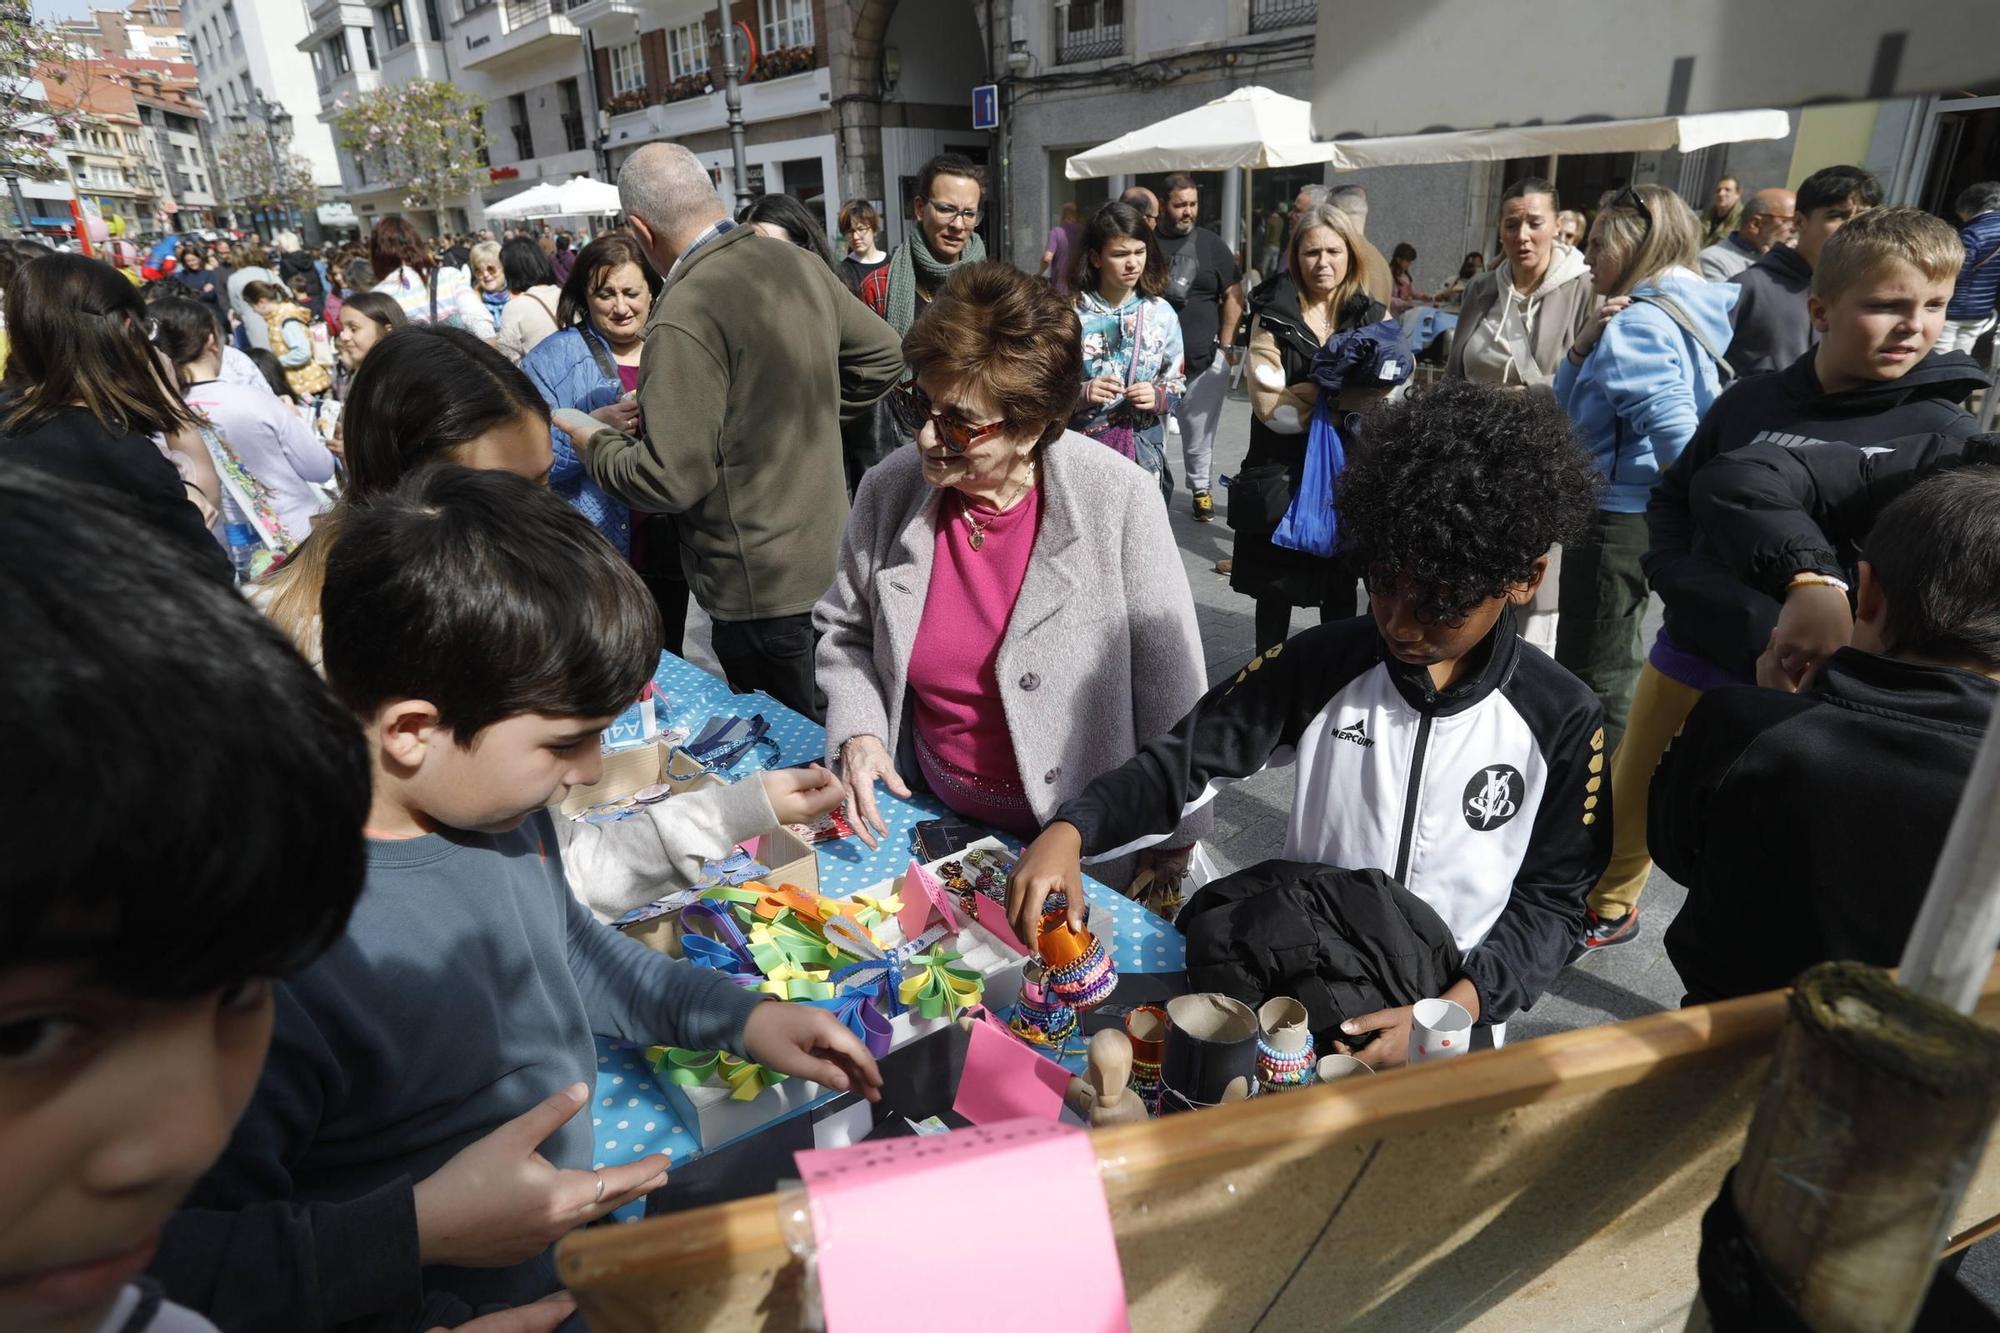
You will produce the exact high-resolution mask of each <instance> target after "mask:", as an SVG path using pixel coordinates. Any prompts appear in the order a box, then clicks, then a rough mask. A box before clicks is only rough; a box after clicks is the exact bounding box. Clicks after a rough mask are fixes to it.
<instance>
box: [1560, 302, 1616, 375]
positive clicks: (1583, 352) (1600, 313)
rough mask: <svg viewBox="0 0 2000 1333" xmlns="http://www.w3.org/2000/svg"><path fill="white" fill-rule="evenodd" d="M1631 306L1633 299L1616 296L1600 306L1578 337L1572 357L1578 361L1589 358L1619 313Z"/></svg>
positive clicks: (1570, 351)
mask: <svg viewBox="0 0 2000 1333" xmlns="http://www.w3.org/2000/svg"><path fill="white" fill-rule="evenodd" d="M1631 304H1632V298H1631V297H1629V296H1614V297H1612V298H1611V299H1610V300H1609V301H1606V302H1605V303H1604V304H1603V305H1601V306H1599V307H1598V308H1597V313H1596V314H1595V315H1593V316H1591V320H1590V323H1588V324H1586V325H1584V326H1583V331H1582V332H1581V333H1579V334H1577V335H1576V345H1575V346H1574V347H1572V348H1570V349H1569V354H1570V356H1571V357H1572V358H1573V359H1575V360H1577V361H1582V360H1583V359H1584V358H1585V357H1587V356H1589V355H1590V349H1591V348H1593V347H1595V346H1597V340H1598V339H1599V338H1602V337H1603V336H1604V330H1605V327H1606V326H1607V325H1609V324H1610V323H1611V321H1612V319H1613V318H1614V317H1615V316H1616V315H1617V314H1618V312H1619V311H1621V310H1623V309H1624V308H1625V307H1626V306H1628V305H1631Z"/></svg>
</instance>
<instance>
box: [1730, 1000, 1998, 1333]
mask: <svg viewBox="0 0 2000 1333" xmlns="http://www.w3.org/2000/svg"><path fill="white" fill-rule="evenodd" d="M1996 1109H2000V1034H1996V1033H1994V1032H1992V1031H1991V1030H1989V1029H1986V1028H1982V1027H1980V1026H1979V1025H1978V1024H1976V1023H1974V1022H1973V1021H1972V1020H1971V1019H1969V1018H1965V1017H1963V1016H1961V1015H1960V1014H1957V1013H1955V1012H1953V1011H1952V1010H1951V1009H1950V1008H1948V1007H1946V1006H1945V1005H1942V1004H1939V1003H1938V1002H1936V1001H1934V1000H1928V999H1924V998H1922V997H1920V996H1917V995H1915V994H1912V993H1911V992H1910V991H1909V990H1907V989H1905V988H1903V987H1900V986H1898V985H1897V984H1896V983H1895V982H1894V981H1892V980H1891V979H1890V977H1889V975H1888V973H1886V972H1884V971H1882V970H1881V969H1879V968H1873V967H1866V966H1863V965H1861V964H1857V963H1823V964H1821V965H1819V966H1818V967H1815V968H1813V969H1812V970H1811V971H1809V972H1807V973H1806V974H1805V975H1804V976H1803V977H1801V978H1800V979H1799V983H1798V986H1797V988H1796V989H1795V990H1794V991H1793V992H1792V995H1791V997H1790V1000H1789V1002H1788V1014H1787V1022H1786V1025H1785V1027H1784V1029H1783V1030H1782V1031H1781V1032H1780V1033H1779V1035H1778V1049H1777V1052H1776V1054H1775V1055H1774V1057H1773V1058H1772V1062H1771V1074H1770V1080H1769V1082H1768V1083H1766V1085H1765V1088H1764V1093H1763V1096H1762V1098H1761V1099H1760V1100H1759V1102H1758V1105H1757V1110H1756V1113H1755V1115H1754V1116H1753V1117H1752V1119H1751V1122H1750V1132H1749V1137H1748V1139H1747V1140H1746V1142H1745V1144H1744V1148H1743V1159H1742V1161H1741V1162H1740V1163H1739V1164H1738V1166H1737V1168H1736V1175H1735V1177H1734V1181H1733V1187H1732V1197H1733V1199H1734V1201H1735V1205H1736V1209H1737V1212H1738V1214H1739V1215H1740V1217H1741V1218H1742V1222H1743V1229H1744V1232H1745V1233H1746V1235H1747V1236H1748V1237H1749V1239H1750V1241H1751V1243H1752V1245H1753V1246H1754V1248H1755V1250H1756V1253H1757V1255H1758V1258H1759V1260H1760V1261H1761V1263H1762V1266H1763V1269H1764V1272H1765V1273H1766V1274H1767V1275H1768V1276H1769V1277H1770V1278H1771V1280H1772V1281H1773V1282H1774V1283H1775V1284H1776V1285H1777V1287H1778V1289H1779V1290H1780V1291H1782V1292H1783V1293H1784V1294H1785V1295H1786V1297H1787V1298H1788V1299H1790V1301H1791V1302H1792V1305H1793V1306H1794V1308H1795V1309H1796V1310H1797V1311H1798V1313H1799V1314H1800V1316H1801V1317H1802V1318H1804V1319H1805V1321H1806V1322H1807V1323H1809V1324H1810V1325H1811V1326H1812V1327H1813V1328H1815V1329H1818V1330H1823V1333H1900V1331H1901V1330H1906V1329H1908V1328H1909V1327H1910V1325H1911V1324H1912V1322H1913V1321H1914V1320H1915V1319H1916V1314H1917V1310H1918V1309H1919V1308H1920V1307H1921V1306H1922V1304H1923V1300H1924V1293H1925V1292H1926V1290H1927V1289H1928V1288H1929V1286H1930V1281H1931V1274H1932V1272H1933V1270H1934V1269H1935V1268H1936V1266H1937V1257H1938V1253H1939V1251H1940V1249H1941V1247H1942V1245H1943V1242H1944V1238H1945V1235H1946V1233H1947V1229H1948V1227H1949V1225H1950V1222H1951V1219H1952V1216H1953V1214H1954V1212H1955V1210H1956V1209H1957V1207H1958V1202H1959V1199H1960V1197H1961V1196H1962V1194H1963V1193H1964V1190H1965V1185H1966V1182H1967V1180H1968V1179H1969V1178H1970V1176H1971V1175H1972V1173H1973V1171H1974V1170H1975V1168H1976V1167H1977V1165H1978V1162H1979V1156H1980V1153H1981V1151H1982V1150H1983V1149H1984V1147H1985V1144H1986V1137H1987V1132H1988V1130H1989V1129H1990V1127H1991V1125H1992V1123H1993V1117H1994V1113H1995V1111H1996ZM1700 1317H1701V1318H1702V1319H1704V1320H1705V1318H1706V1312H1702V1313H1701V1315H1700ZM1693 1326H1694V1325H1691V1327H1693Z"/></svg>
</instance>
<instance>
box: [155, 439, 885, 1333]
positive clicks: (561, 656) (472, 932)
mask: <svg viewBox="0 0 2000 1333" xmlns="http://www.w3.org/2000/svg"><path fill="white" fill-rule="evenodd" d="M321 606H322V613H323V617H324V632H325V661H326V674H327V681H328V683H329V684H330V685H331V686H332V687H333V690H334V692H335V694H337V695H338V696H339V697H340V698H341V700H342V701H343V702H345V703H346V704H347V705H348V707H349V708H351V709H352V710H353V711H354V712H355V713H356V715H357V716H359V717H360V719H361V721H362V731H363V733H364V735H365V737H366V739H367V742H368V747H369V752H370V756H371V760H372V764H373V774H374V794H373V801H372V805H371V807H370V811H369V818H368V825H367V834H368V872H367V886H366V888H365V890H364V892H363V894H362V897H361V902H360V904H359V905H358V906H357V908H356V910H355V913H354V917H353V919H352V920H351V922H350V923H349V925H348V929H347V932H346V934H345V935H344V936H343V937H342V938H341V939H340V940H339V941H338V942H337V943H336V944H335V945H334V947H333V948H332V949H331V950H330V951H329V952H328V953H327V954H326V955H325V956H324V957H323V958H321V959H320V960H319V961H318V962H316V963H314V964H313V965H312V967H310V968H308V969H307V970H306V971H305V972H304V973H302V974H301V975H300V976H299V977H297V978H296V979H295V980H293V981H292V982H290V983H288V984H287V985H286V986H285V987H284V989H283V993H282V994H281V996H280V999H279V1006H278V1021H277V1032H276V1034H275V1036H274V1038H273V1042H272V1050H271V1056H270V1059H269V1061H268V1063H267V1065H266V1067H265V1071H264V1076H263V1079H262V1081H261V1083H260V1084H259V1087H258V1090H257V1094H256V1096H255V1097H254V1098H253V1100H252V1102H251V1106H250V1108H249V1110H248V1111H247V1112H246V1114H245V1116H244V1119H243V1121H242V1123H241V1125H240V1126H239V1127H238V1130H237V1132H236V1135H235V1137H234V1139H233V1141H232V1142H231V1144H230V1147H229V1149H228V1151H227V1152H225V1154H224V1155H223V1158H222V1160H221V1162H219V1163H218V1164H217V1166H216V1168H215V1169H214V1170H213V1171H212V1172H210V1173H209V1175H208V1177H207V1178H206V1179H204V1181H203V1182H202V1184H201V1186H200V1187H198V1189H197V1191H196V1194H195V1196H194V1199H193V1200H192V1203H193V1205H194V1206H195V1207H196V1208H201V1209H207V1210H211V1211H210V1212H209V1214H208V1220H207V1226H208V1231H207V1236H208V1239H207V1240H206V1241H205V1242H203V1243H199V1244H190V1245H189V1246H188V1247H187V1248H186V1249H184V1250H183V1251H182V1252H181V1255H182V1261H181V1262H180V1263H178V1264H177V1265H176V1271H177V1272H178V1273H179V1274H180V1275H181V1277H182V1279H183V1280H186V1279H188V1278H189V1277H192V1279H193V1280H194V1281H195V1283H196V1284H197V1285H207V1286H209V1288H210V1289H211V1290H216V1291H218V1292H221V1291H222V1289H223V1288H225V1287H227V1288H228V1292H227V1295H228V1304H229V1305H230V1306H231V1307H232V1308H231V1309H230V1311H229V1313H230V1315H231V1316H232V1317H231V1319H230V1320H229V1321H228V1322H229V1324H230V1326H232V1327H237V1326H243V1327H250V1326H259V1325H260V1324H264V1325H268V1326H278V1324H279V1322H280V1316H281V1315H282V1316H283V1317H286V1318H289V1319H290V1320H291V1321H292V1326H298V1327H303V1326H306V1325H307V1324H308V1323H311V1324H313V1325H321V1324H331V1323H339V1322H343V1321H348V1320H357V1319H359V1320H364V1321H366V1320H371V1319H372V1320H375V1321H378V1322H385V1323H388V1324H390V1325H394V1324H397V1323H407V1321H408V1319H409V1317H410V1315H411V1313H413V1312H415V1311H417V1310H422V1311H423V1312H424V1315H425V1317H426V1318H430V1319H438V1318H442V1317H445V1316H446V1315H447V1314H448V1313H453V1314H455V1313H458V1312H457V1311H453V1310H450V1309H449V1307H448V1306H447V1305H445V1304H443V1302H445V1301H446V1300H455V1301H457V1302H460V1303H462V1305H463V1306H464V1307H465V1309H466V1312H476V1311H479V1310H483V1309H488V1308H493V1307H506V1306H514V1305H519V1304H522V1303H524V1302H528V1301H534V1300H537V1299H539V1298H541V1297H543V1296H546V1295H548V1294H549V1293H550V1292H552V1291H555V1290H556V1289H557V1286H558V1283H557V1281H556V1277H555V1270H554V1264H553V1258H552V1253H551V1247H552V1245H553V1243H554V1242H555V1241H556V1240H557V1239H558V1238H560V1237H561V1236H562V1235H563V1234H564V1233H565V1232H567V1231H568V1230H570V1229H571V1228H573V1227H575V1226H578V1225H581V1224H583V1223H585V1222H589V1221H593V1220H595V1219H596V1218H598V1217H601V1216H603V1215H604V1214H605V1213H607V1212H609V1211H610V1210H611V1209H613V1208H615V1207H617V1206H618V1205H620V1204H622V1203H625V1202H627V1201H629V1200H631V1199H634V1198H637V1197H639V1196H640V1195H642V1194H644V1193H646V1192H647V1191H648V1190H651V1189H653V1188H657V1187H658V1186H659V1185H661V1184H662V1183H664V1181H665V1179H666V1167H667V1161H666V1159H665V1157H664V1156H660V1155H655V1156H653V1157H648V1158H645V1159H642V1160H641V1161H639V1162H636V1163H632V1164H629V1165H626V1166H620V1167H605V1168H602V1169H598V1168H595V1167H594V1165H593V1163H594V1161H595V1155H594V1151H593V1150H594V1148H595V1147H596V1145H595V1143H594V1142H593V1136H592V1133H591V1130H590V1128H589V1123H590V1122H589V1121H588V1120H587V1119H585V1118H583V1117H582V1116H580V1115H578V1114H577V1113H578V1111H580V1110H581V1108H582V1106H583V1104H584V1102H585V1101H586V1100H587V1099H588V1096H589V1088H590V1086H591V1085H592V1081H593V1079H594V1077H595V1073H596V1057H595V1051H594V1047H593V1043H592V1039H591V1034H592V1033H593V1032H598V1033H604V1034H606V1035H609V1036H614V1037H620V1038H624V1039H628V1040H632V1041H641V1042H667V1043H670V1044H673V1045H679V1046H687V1047H691V1048H694V1049H701V1050H727V1051H731V1052H733V1053H736V1054H738V1055H743V1056H746V1057H748V1058H750V1059H752V1060H755V1061H757V1062H758V1063H760V1064H763V1065H766V1066H768V1067H770V1068H772V1069H776V1070H779V1071H781V1072H784V1073H788V1074H794V1075H798V1076H802V1077H805V1078H809V1079H811V1080H813V1081H814V1082H817V1083H821V1084H823V1085H825V1086H828V1087H831V1088H835V1089H841V1090H846V1089H850V1088H853V1089H857V1090H860V1091H862V1092H863V1093H865V1094H869V1095H873V1092H874V1089H875V1087H876V1086H878V1085H879V1081H880V1075H879V1073H878V1071H877V1070H876V1068H875V1066H874V1063H873V1062H872V1061H871V1060H870V1059H869V1056H868V1053H867V1051H866V1049H865V1048H864V1047H863V1046H862V1045H861V1043H860V1042H859V1041H857V1040H856V1039H855V1038H854V1036H853V1035H852V1034H851V1033H850V1032H849V1031H848V1030H847V1029H846V1028H845V1027H844V1026H843V1025H841V1024H840V1023H839V1022H838V1021H837V1020H835V1019H834V1018H833V1017H832V1015H830V1014H827V1013H825V1012H824V1011H821V1010H814V1009H808V1008H805V1007H803V1006H798V1005H787V1004H762V1003H759V999H760V998H761V997H759V996H757V995H756V994H755V993H753V992H749V991H745V990H742V989H739V988H737V987H736V986H735V985H733V984H731V983H730V982H729V981H728V980H727V979H725V978H724V977H723V976H721V975H720V974H718V973H714V972H710V971H706V970H704V969H701V968H697V967H694V966H692V965H689V964H686V963H682V962H677V961H674V960H671V959H668V958H666V957H664V956H663V955H660V954H657V953H654V952H652V951H651V950H649V949H646V948H645V947H643V946H642V945H640V944H638V943H637V942H635V941H633V940H630V939H627V938H625V937H623V936H621V935H619V934H618V933H617V932H616V931H614V930H612V929H610V928H609V927H608V926H605V925H604V924H602V923H601V922H599V921H598V920H596V919H595V918H594V917H593V916H592V915H591V913H590V911H589V910H588V909H587V908H586V907H585V906H584V905H583V904H582V903H581V902H579V901H578V900H577V898H576V897H575V896H573V895H572V893H571V892H570V890H569V888H568V886H567V885H566V884H565V882H564V875H563V864H562V858H561V854H560V851H559V849H558V845H557V839H556V834H555V829H554V827H553V825H552V824H551V822H550V818H549V815H548V813H547V810H546V807H547V806H548V805H549V804H550V803H551V802H553V801H559V800H560V799H561V798H562V795H563V793H564V792H565V791H566V790H567V789H568V788H569V787H571V786H574V785H578V784H583V783H589V782H592V781H594V780H595V779H596V777H597V775H598V772H599V769H600V756H599V748H598V745H599V735H600V733H601V732H602V731H603V729H604V728H605V727H606V726H608V725H609V723H610V722H611V720H612V718H613V717H615V716H616V714H617V713H618V712H619V711H620V710H621V709H622V708H623V707H624V706H625V704H626V703H627V702H629V701H630V700H631V699H633V698H635V697H636V696H637V695H638V692H639V690H640V688H641V687H642V686H643V685H644V683H645V682H646V680H647V679H648V678H649V677H650V676H651V674H652V671H653V668H654V665H655V663H656V662H657V660H658V656H659V649H660V626H659V619H658V612H657V610H656V609H655V608H654V606H653V602H652V599H651V597H650V595H649V594H648V593H647V592H646V590H645V587H644V585H643V584H642V583H640V581H639V579H638V576H637V575H636V574H634V573H633V572H632V571H631V569H630V568H629V566H627V565H626V564H625V563H624V562H623V561H622V560H620V559H619V558H618V556H617V554H616V553H615V552H614V551H613V550H612V549H611V547H610V546H608V545H607V544H606V543H605V542H604V540H603V539H602V538H601V537H599V536H598V535H597V533H596V532H595V531H594V530H593V529H592V528H591V526H590V524H589V523H588V521H587V520H585V519H583V518H582V517H581V516H580V515H578V514H577V513H576V512H575V511H574V510H573V509H571V508H570V507H569V506H568V505H567V504H565V503H564V502H563V501H562V500H561V499H560V498H559V497H557V496H555V495H553V494H551V493H550V492H549V491H548V490H546V489H545V488H543V487H540V486H537V485H535V484H534V483H532V482H529V481H526V480H524V479H522V478H519V477H515V476H513V475H511V474H509V473H503V472H473V471H469V470H466V469H462V468H456V467H443V468H432V469H427V470H425V471H423V472H421V473H418V474H416V475H414V476H412V477H411V478H409V479H407V480H406V481H405V482H404V483H403V485H402V486H400V487H399V488H398V489H397V490H396V491H395V492H393V493H391V494H389V495H387V496H385V497H382V498H380V499H378V500H376V501H374V502H373V503H371V504H369V505H368V506H366V507H365V508H361V509H357V510H355V511H354V512H352V513H351V514H350V515H349V516H348V518H347V520H346V522H345V523H344V524H343V527H342V529H341V532H340V538H339V545H338V546H337V547H335V549H334V551H333V553H332V555H331V557H330V560H329V565H328V572H327V578H326V588H325V592H324V594H323V596H322V602H321ZM274 1204H283V1205H289V1206H290V1207H291V1209H292V1210H293V1211H291V1212H280V1213H276V1214H274V1216H276V1217H277V1218H278V1219H279V1221H278V1222H274V1223H273V1224H271V1225H269V1226H260V1225H258V1224H257V1223H256V1219H257V1218H258V1217H260V1216H265V1215H266V1214H267V1213H269V1212H270V1205H274ZM225 1210H238V1211H239V1216H237V1217H236V1218H235V1219H234V1220H233V1221H232V1222H231V1223H230V1225H229V1226H228V1228H227V1229H226V1230H223V1229H221V1228H219V1225H218V1223H217V1220H216V1219H217V1218H218V1216H220V1215H221V1214H222V1213H223V1212H224V1211H225ZM242 1210H247V1211H242ZM301 1210H302V1211H301ZM302 1218H303V1220H302ZM222 1271H229V1272H230V1273H231V1274H232V1277H231V1279H230V1281H229V1282H226V1283H225V1282H220V1281H208V1282H206V1283H204V1280H203V1274H204V1273H209V1274H213V1273H220V1272H222ZM246 1274H247V1276H242V1275H246ZM172 1289H174V1290H177V1291H178V1290H181V1289H182V1288H180V1287H175V1288H172ZM211 1312H212V1313H214V1311H211Z"/></svg>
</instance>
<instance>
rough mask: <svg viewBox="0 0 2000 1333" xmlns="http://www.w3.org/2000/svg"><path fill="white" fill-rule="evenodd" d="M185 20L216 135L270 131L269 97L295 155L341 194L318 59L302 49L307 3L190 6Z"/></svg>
mask: <svg viewBox="0 0 2000 1333" xmlns="http://www.w3.org/2000/svg"><path fill="white" fill-rule="evenodd" d="M181 21H182V23H183V25H184V26H185V30H186V33H187V39H188V43H189V45H190V46H191V47H192V48H193V51H194V62H195V69H196V71H197V78H198V84H199V88H200V94H201V101H202V103H203V105H204V106H205V107H206V108H207V111H208V120H209V124H210V125H211V126H212V127H213V129H212V133H213V134H214V135H215V136H216V137H218V138H220V137H224V136H227V135H228V134H229V133H230V132H231V131H232V130H235V129H239V128H241V129H249V130H252V131H255V132H257V133H260V134H261V133H263V132H264V131H265V126H264V124H263V122H262V121H260V120H259V119H258V118H257V117H258V111H257V99H258V98H259V97H260V96H261V97H263V98H264V99H265V100H266V102H267V103H274V104H277V105H281V106H282V107H283V108H284V110H285V111H286V112H287V113H288V114H289V115H290V116H291V125H292V151H294V152H296V153H298V154H299V155H300V156H302V157H304V158H305V159H306V160H307V161H308V162H310V163H312V172H313V180H314V182H315V183H316V184H318V185H319V186H320V187H321V190H322V193H326V192H330V191H333V190H335V189H337V187H339V186H340V184H341V174H340V160H339V158H338V157H337V156H336V154H335V152H334V147H333V134H332V132H331V131H330V130H329V129H328V128H327V126H326V124H325V122H323V121H322V120H321V119H320V115H319V113H320V104H319V99H318V98H317V97H316V96H315V92H314V90H315V88H316V86H317V81H316V80H315V78H314V76H313V66H312V61H311V60H310V59H308V58H307V56H306V54H305V52H304V51H302V50H301V49H300V45H301V42H302V41H303V40H304V38H305V36H306V30H307V24H308V17H307V8H306V4H305V3H304V0H183V3H182V5H181Z"/></svg>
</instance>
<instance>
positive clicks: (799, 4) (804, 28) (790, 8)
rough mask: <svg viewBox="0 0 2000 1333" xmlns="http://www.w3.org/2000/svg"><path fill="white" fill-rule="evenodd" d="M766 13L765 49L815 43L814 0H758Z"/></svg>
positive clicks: (782, 48) (771, 49)
mask: <svg viewBox="0 0 2000 1333" xmlns="http://www.w3.org/2000/svg"><path fill="white" fill-rule="evenodd" d="M758 8H759V9H760V10H761V11H762V12H763V15H764V49H765V50H766V51H782V50H784V49H785V48H786V47H788V46H811V45H812V44H813V12H812V0H758Z"/></svg>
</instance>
